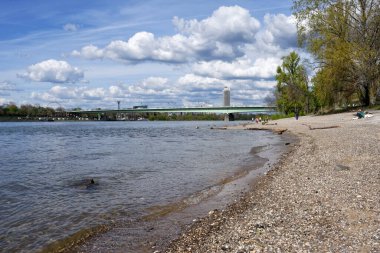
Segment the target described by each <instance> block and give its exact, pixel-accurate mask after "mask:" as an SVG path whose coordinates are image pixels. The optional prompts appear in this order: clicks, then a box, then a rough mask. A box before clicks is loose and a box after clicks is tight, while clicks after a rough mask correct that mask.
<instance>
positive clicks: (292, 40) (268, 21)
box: [256, 14, 297, 48]
mask: <svg viewBox="0 0 380 253" xmlns="http://www.w3.org/2000/svg"><path fill="white" fill-rule="evenodd" d="M256 39H257V41H258V43H263V44H269V45H276V46H279V47H281V48H289V47H296V46H297V27H296V18H295V17H294V16H286V15H284V14H276V15H272V14H266V15H265V16H264V29H263V30H261V31H260V32H259V33H258V34H257V35H256Z"/></svg>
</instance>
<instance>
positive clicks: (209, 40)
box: [71, 6, 260, 62]
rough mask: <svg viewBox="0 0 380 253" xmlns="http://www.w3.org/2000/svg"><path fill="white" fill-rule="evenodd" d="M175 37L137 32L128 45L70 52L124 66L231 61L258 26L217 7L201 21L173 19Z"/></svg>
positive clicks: (244, 13) (239, 12) (243, 14)
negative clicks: (146, 63)
mask: <svg viewBox="0 0 380 253" xmlns="http://www.w3.org/2000/svg"><path fill="white" fill-rule="evenodd" d="M173 23H174V25H175V27H176V28H177V30H178V33H177V34H175V35H173V36H164V37H158V38H156V37H155V36H154V34H152V33H149V32H138V33H136V34H134V35H133V36H132V37H131V38H130V39H129V40H128V41H123V40H116V41H111V42H110V43H109V44H108V45H107V46H106V47H105V48H103V49H101V48H98V47H95V46H92V45H89V46H85V47H83V48H82V49H81V50H80V51H77V50H75V51H73V52H72V53H71V54H72V55H74V56H81V57H84V58H86V59H101V58H109V59H112V60H117V61H123V62H140V61H158V62H192V61H196V60H207V59H233V58H235V57H237V56H241V55H243V52H242V51H241V49H242V47H241V46H242V45H244V44H245V43H251V42H253V40H254V39H255V34H256V33H257V32H258V30H259V28H260V23H259V21H257V20H256V19H255V18H254V17H252V16H251V15H250V13H249V11H248V10H246V9H244V8H242V7H239V6H232V7H224V6H223V7H220V8H219V9H217V10H216V11H214V12H213V14H212V16H211V17H209V18H206V19H204V20H200V21H198V20H184V19H180V18H178V17H175V18H174V19H173Z"/></svg>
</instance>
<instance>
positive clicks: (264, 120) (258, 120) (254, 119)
mask: <svg viewBox="0 0 380 253" xmlns="http://www.w3.org/2000/svg"><path fill="white" fill-rule="evenodd" d="M252 121H254V122H256V124H259V123H260V122H262V123H263V124H265V123H267V122H268V121H269V118H268V117H263V119H262V118H261V117H260V116H259V117H256V118H252Z"/></svg>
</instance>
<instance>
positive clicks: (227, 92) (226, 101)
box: [223, 86, 231, 106]
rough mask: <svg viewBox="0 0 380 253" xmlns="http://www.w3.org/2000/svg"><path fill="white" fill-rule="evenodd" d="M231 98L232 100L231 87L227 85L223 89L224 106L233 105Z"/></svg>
mask: <svg viewBox="0 0 380 253" xmlns="http://www.w3.org/2000/svg"><path fill="white" fill-rule="evenodd" d="M230 100H231V92H230V88H228V87H227V86H225V87H224V90H223V106H230V105H231V103H230Z"/></svg>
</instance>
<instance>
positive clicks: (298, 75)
mask: <svg viewBox="0 0 380 253" xmlns="http://www.w3.org/2000/svg"><path fill="white" fill-rule="evenodd" d="M282 60H283V62H282V65H281V66H279V67H277V74H276V80H277V87H276V91H275V95H276V100H277V107H278V109H279V110H280V111H283V112H285V114H288V113H290V112H296V111H298V112H299V113H304V112H306V113H308V112H309V96H310V94H309V91H308V77H307V73H306V68H305V67H304V66H303V65H302V64H301V63H300V61H301V58H300V57H299V55H298V54H297V53H296V52H291V53H290V54H289V55H288V56H286V57H283V59H282Z"/></svg>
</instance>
